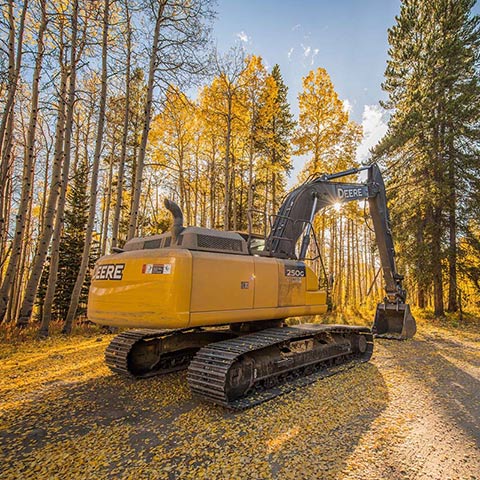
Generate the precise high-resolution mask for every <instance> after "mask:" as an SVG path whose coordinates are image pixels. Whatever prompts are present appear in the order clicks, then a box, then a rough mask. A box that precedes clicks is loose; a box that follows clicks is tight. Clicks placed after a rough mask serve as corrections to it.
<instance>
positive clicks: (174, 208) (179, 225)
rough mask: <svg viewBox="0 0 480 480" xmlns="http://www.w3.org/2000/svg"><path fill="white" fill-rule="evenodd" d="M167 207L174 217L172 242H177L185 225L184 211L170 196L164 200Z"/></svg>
mask: <svg viewBox="0 0 480 480" xmlns="http://www.w3.org/2000/svg"><path fill="white" fill-rule="evenodd" d="M163 203H164V205H165V208H166V209H167V210H168V211H169V212H170V213H171V214H172V217H173V225H172V228H171V232H172V243H175V244H176V243H177V238H178V236H179V235H180V234H181V233H182V232H183V230H184V229H185V227H184V226H183V213H182V209H181V208H180V207H179V206H178V205H177V204H176V203H175V202H172V201H171V200H168V198H166V199H165V201H164V202H163Z"/></svg>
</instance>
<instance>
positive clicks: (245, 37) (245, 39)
mask: <svg viewBox="0 0 480 480" xmlns="http://www.w3.org/2000/svg"><path fill="white" fill-rule="evenodd" d="M237 38H239V39H240V41H241V42H245V43H247V42H248V41H249V40H250V37H249V36H248V35H247V34H246V33H245V32H244V31H243V30H242V31H241V32H239V33H237Z"/></svg>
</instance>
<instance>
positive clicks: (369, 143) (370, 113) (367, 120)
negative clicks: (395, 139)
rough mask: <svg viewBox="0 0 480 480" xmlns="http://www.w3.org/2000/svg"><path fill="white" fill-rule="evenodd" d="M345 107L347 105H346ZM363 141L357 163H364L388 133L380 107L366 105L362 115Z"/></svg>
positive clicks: (358, 151) (359, 148)
mask: <svg viewBox="0 0 480 480" xmlns="http://www.w3.org/2000/svg"><path fill="white" fill-rule="evenodd" d="M344 105H345V103H344ZM362 127H363V139H362V142H361V143H360V145H359V147H358V150H357V161H359V162H364V161H366V160H367V159H368V157H369V156H370V153H369V150H370V149H371V148H372V147H374V146H375V145H376V144H377V143H378V142H379V141H380V140H381V138H382V137H383V136H384V135H385V133H386V132H387V124H386V122H385V120H384V118H383V110H382V108H381V107H380V106H378V105H364V107H363V114H362Z"/></svg>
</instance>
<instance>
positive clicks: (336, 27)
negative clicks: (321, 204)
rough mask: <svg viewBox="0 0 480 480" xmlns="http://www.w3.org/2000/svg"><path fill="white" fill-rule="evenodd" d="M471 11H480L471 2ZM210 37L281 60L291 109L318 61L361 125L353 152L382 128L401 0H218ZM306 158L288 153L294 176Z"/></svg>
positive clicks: (364, 149)
mask: <svg viewBox="0 0 480 480" xmlns="http://www.w3.org/2000/svg"><path fill="white" fill-rule="evenodd" d="M474 11H475V13H480V7H479V5H478V4H477V5H476V6H475V7H474ZM217 12H218V16H217V19H216V22H215V24H214V31H213V37H214V38H215V41H216V43H217V46H218V49H219V50H220V51H227V50H228V49H229V48H230V47H231V46H233V45H234V44H235V43H236V42H240V43H242V44H243V45H244V47H245V50H246V52H247V53H252V54H255V55H260V56H261V57H262V58H263V60H264V63H265V64H266V66H267V67H270V68H271V67H273V65H275V64H276V63H278V64H279V66H280V71H281V72H282V76H283V79H284V81H285V83H286V84H287V86H288V88H289V101H290V105H291V107H292V112H293V113H294V114H295V116H297V115H298V102H297V95H298V93H299V92H300V91H301V88H302V77H304V76H305V75H306V74H307V73H308V72H309V71H310V70H312V69H315V68H317V67H323V68H325V69H326V70H327V72H328V73H329V75H330V77H331V79H332V81H333V84H334V86H335V89H336V91H337V92H338V94H339V96H340V98H341V99H342V100H343V101H344V102H345V105H346V107H347V108H349V109H350V112H351V116H352V118H353V119H354V120H355V121H357V122H359V123H361V124H362V126H363V128H364V139H363V142H362V144H361V145H360V147H359V149H358V159H359V160H360V161H364V160H366V159H367V158H368V150H369V148H371V147H372V146H374V145H375V144H376V143H377V142H378V140H379V139H380V138H381V137H382V136H383V135H384V133H385V132H386V128H387V127H386V120H387V116H386V114H385V112H384V111H383V109H382V108H381V107H380V106H379V101H380V100H381V99H385V98H386V96H385V94H384V92H382V89H381V83H382V80H383V74H384V71H385V66H386V61H387V51H388V41H387V29H388V28H389V27H391V26H392V25H393V24H394V23H395V15H397V14H398V13H399V12H400V1H399V0H297V1H294V0H218V5H217ZM304 161H305V158H293V164H294V171H293V173H292V175H291V178H290V182H289V184H290V185H292V184H293V183H295V180H296V175H297V173H298V172H299V170H300V168H301V166H302V164H303V162H304Z"/></svg>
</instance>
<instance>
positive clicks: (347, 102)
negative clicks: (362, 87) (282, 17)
mask: <svg viewBox="0 0 480 480" xmlns="http://www.w3.org/2000/svg"><path fill="white" fill-rule="evenodd" d="M343 109H344V110H345V111H346V112H347V113H352V103H351V102H350V100H349V99H348V98H346V99H345V100H343Z"/></svg>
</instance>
